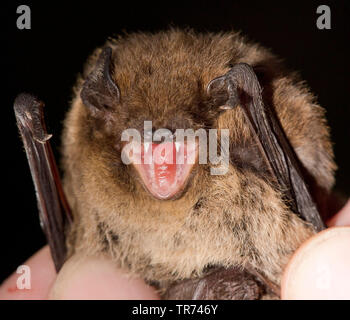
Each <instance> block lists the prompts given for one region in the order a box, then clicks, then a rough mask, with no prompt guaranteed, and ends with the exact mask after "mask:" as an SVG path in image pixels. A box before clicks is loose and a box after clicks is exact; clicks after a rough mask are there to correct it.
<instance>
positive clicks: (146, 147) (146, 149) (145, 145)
mask: <svg viewBox="0 0 350 320" xmlns="http://www.w3.org/2000/svg"><path fill="white" fill-rule="evenodd" d="M143 145H144V148H145V152H146V153H147V152H148V149H149V146H150V145H151V143H150V142H145V143H144V144H143Z"/></svg>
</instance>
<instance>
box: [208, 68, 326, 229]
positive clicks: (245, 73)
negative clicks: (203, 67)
mask: <svg viewBox="0 0 350 320" xmlns="http://www.w3.org/2000/svg"><path fill="white" fill-rule="evenodd" d="M223 91H224V92H225V93H226V98H227V100H226V102H225V104H224V109H228V108H231V109H232V108H234V107H236V106H238V105H239V106H241V107H242V108H243V111H244V115H245V117H246V119H247V122H248V124H249V126H250V129H251V131H252V132H253V134H254V137H255V139H256V142H257V145H258V147H259V149H260V152H261V155H262V157H263V159H264V160H265V163H266V164H267V166H268V168H269V171H270V173H271V176H272V177H273V179H274V180H275V182H277V183H278V185H279V186H280V190H281V191H282V192H283V194H284V198H285V199H284V200H285V201H286V203H288V205H289V206H290V208H291V210H292V211H293V212H294V213H296V214H298V215H299V216H300V217H302V218H303V219H304V220H306V221H308V222H310V223H311V224H312V225H313V226H314V227H315V229H316V230H317V231H321V230H322V229H324V224H323V221H322V219H321V217H320V214H319V212H318V210H317V207H316V204H315V203H314V201H313V199H312V197H311V194H310V191H309V189H308V186H307V185H306V183H305V179H304V177H303V173H302V170H301V168H302V167H301V164H300V162H299V159H298V158H297V156H296V154H295V152H294V150H293V148H292V147H291V145H290V143H289V141H288V139H287V137H286V135H285V133H284V131H283V129H282V126H281V124H280V122H279V120H278V118H277V116H276V114H275V112H274V110H273V109H272V108H270V107H269V106H267V105H264V103H263V99H262V95H261V91H262V90H261V87H260V84H259V81H258V79H257V77H256V75H255V72H254V70H253V68H252V67H251V66H250V65H248V64H246V63H239V64H236V65H234V66H233V67H232V69H231V70H230V71H229V72H227V73H226V74H225V75H223V76H221V77H218V78H215V79H214V80H212V81H211V82H210V83H209V85H208V93H209V94H213V93H215V92H216V93H218V92H221V94H222V92H223Z"/></svg>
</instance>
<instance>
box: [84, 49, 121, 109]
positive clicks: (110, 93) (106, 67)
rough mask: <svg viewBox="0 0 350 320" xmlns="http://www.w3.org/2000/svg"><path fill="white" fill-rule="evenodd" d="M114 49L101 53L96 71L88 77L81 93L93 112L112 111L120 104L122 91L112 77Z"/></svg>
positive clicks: (104, 50)
mask: <svg viewBox="0 0 350 320" xmlns="http://www.w3.org/2000/svg"><path fill="white" fill-rule="evenodd" d="M111 57H112V49H111V48H110V47H106V48H104V49H103V51H102V52H101V54H100V56H99V58H98V60H97V63H96V66H95V68H94V70H92V72H91V73H90V74H89V75H88V77H87V79H86V81H85V83H84V84H83V88H82V91H81V93H80V96H81V99H82V101H83V103H84V104H85V105H86V106H87V107H89V108H91V109H93V110H96V109H97V110H103V109H105V110H106V109H111V108H112V106H113V105H115V104H116V103H119V100H120V91H119V88H118V86H117V84H116V83H115V82H114V81H113V79H112V76H111V66H112V60H111Z"/></svg>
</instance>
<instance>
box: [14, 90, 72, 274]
mask: <svg viewBox="0 0 350 320" xmlns="http://www.w3.org/2000/svg"><path fill="white" fill-rule="evenodd" d="M43 108H44V103H43V102H41V101H39V100H38V99H37V98H35V97H34V96H32V95H29V94H25V93H23V94H20V95H19V96H18V97H17V98H16V100H15V103H14V110H15V116H16V120H17V126H18V129H19V132H20V134H21V137H22V141H23V144H24V149H25V151H26V154H27V159H28V162H29V167H30V172H31V174H32V178H33V182H34V187H35V191H36V197H37V201H38V207H39V216H40V224H41V226H42V228H43V230H44V233H45V235H46V238H47V240H48V243H49V246H50V250H51V255H52V258H53V261H54V264H55V267H56V270H57V271H59V269H60V268H61V266H62V264H63V262H64V260H65V258H66V244H65V230H66V227H67V225H68V224H69V223H71V222H72V215H71V211H70V209H69V206H68V203H67V201H66V198H65V195H64V192H63V189H62V185H61V181H60V177H59V174H58V170H57V165H56V162H55V159H54V155H53V152H52V149H51V146H50V141H49V139H50V138H51V135H48V134H47V132H46V126H45V121H44V113H43Z"/></svg>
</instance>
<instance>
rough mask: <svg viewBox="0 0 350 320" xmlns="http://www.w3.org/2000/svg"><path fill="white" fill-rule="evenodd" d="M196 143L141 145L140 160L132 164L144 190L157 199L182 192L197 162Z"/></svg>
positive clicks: (163, 198) (167, 197)
mask: <svg viewBox="0 0 350 320" xmlns="http://www.w3.org/2000/svg"><path fill="white" fill-rule="evenodd" d="M197 157H198V147H197V143H196V142H192V143H189V142H187V143H183V142H182V143H181V142H163V143H160V144H156V143H148V144H147V143H145V144H141V163H140V164H138V163H135V162H134V163H133V165H134V167H135V168H136V171H137V173H138V174H139V176H140V177H141V179H142V182H143V185H144V186H145V187H146V189H147V190H148V191H149V192H150V193H151V194H152V195H153V196H154V197H156V198H158V199H162V200H165V199H170V198H173V197H174V196H175V195H176V194H178V193H179V192H180V191H182V190H183V189H184V188H185V186H186V183H187V181H188V177H189V175H190V173H191V170H192V168H193V166H194V164H195V162H196V161H197Z"/></svg>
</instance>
